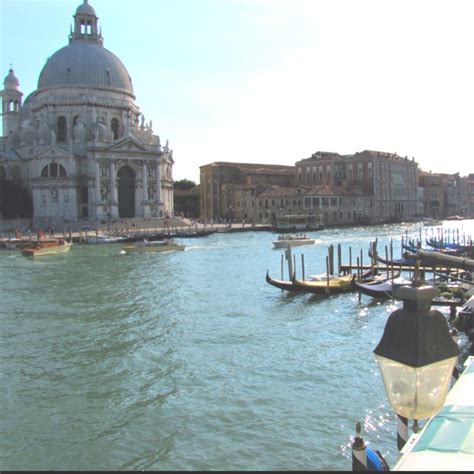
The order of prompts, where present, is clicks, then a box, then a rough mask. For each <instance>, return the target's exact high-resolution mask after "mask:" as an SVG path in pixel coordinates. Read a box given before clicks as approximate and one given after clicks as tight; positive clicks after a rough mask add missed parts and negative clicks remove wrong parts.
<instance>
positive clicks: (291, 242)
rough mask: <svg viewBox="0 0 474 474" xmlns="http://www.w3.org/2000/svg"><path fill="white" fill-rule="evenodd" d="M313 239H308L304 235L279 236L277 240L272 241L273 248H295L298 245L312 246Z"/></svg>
mask: <svg viewBox="0 0 474 474" xmlns="http://www.w3.org/2000/svg"><path fill="white" fill-rule="evenodd" d="M315 243H316V240H315V239H310V238H309V237H307V236H306V234H296V235H279V236H278V239H277V240H274V241H273V246H274V247H275V248H287V247H288V246H290V247H296V246H300V245H314V244H315Z"/></svg>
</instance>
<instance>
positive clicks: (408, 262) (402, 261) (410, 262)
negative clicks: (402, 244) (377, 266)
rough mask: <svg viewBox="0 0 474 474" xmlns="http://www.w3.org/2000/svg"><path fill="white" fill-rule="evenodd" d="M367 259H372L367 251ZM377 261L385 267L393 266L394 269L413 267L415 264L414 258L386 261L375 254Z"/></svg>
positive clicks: (371, 255) (371, 254) (370, 253)
mask: <svg viewBox="0 0 474 474" xmlns="http://www.w3.org/2000/svg"><path fill="white" fill-rule="evenodd" d="M369 257H370V258H373V253H372V252H371V251H370V250H369ZM377 260H378V261H379V262H381V263H383V264H384V265H387V266H394V267H402V266H415V263H416V258H409V257H405V258H399V259H394V260H387V259H386V258H383V257H381V256H380V255H379V254H377Z"/></svg>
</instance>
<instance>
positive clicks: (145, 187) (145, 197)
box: [142, 163, 148, 202]
mask: <svg viewBox="0 0 474 474" xmlns="http://www.w3.org/2000/svg"><path fill="white" fill-rule="evenodd" d="M142 176H143V180H142V182H143V201H144V202H146V201H148V168H147V166H146V163H143V166H142Z"/></svg>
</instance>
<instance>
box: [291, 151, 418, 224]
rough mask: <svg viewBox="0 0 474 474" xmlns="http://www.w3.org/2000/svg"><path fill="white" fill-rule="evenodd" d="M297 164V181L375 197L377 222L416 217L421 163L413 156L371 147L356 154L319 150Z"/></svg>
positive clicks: (372, 212) (372, 214) (373, 214)
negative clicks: (345, 189)
mask: <svg viewBox="0 0 474 474" xmlns="http://www.w3.org/2000/svg"><path fill="white" fill-rule="evenodd" d="M295 166H296V181H297V183H298V184H305V185H309V186H311V185H324V184H326V185H335V186H343V187H345V188H348V189H351V188H352V189H358V190H359V192H361V193H362V194H366V195H371V196H373V209H372V210H371V212H370V214H371V216H372V221H374V222H384V221H387V220H402V219H406V218H413V217H416V216H417V213H418V208H417V202H418V195H417V193H418V190H417V188H418V164H417V163H416V162H415V161H414V159H411V160H409V159H408V157H401V156H398V155H396V154H392V153H385V152H380V151H372V150H364V151H362V152H358V153H355V154H353V155H339V154H338V153H332V152H321V151H319V152H316V153H314V154H313V155H312V156H311V157H310V158H306V159H303V160H301V161H298V162H297V163H296V165H295Z"/></svg>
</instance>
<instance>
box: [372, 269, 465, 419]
mask: <svg viewBox="0 0 474 474" xmlns="http://www.w3.org/2000/svg"><path fill="white" fill-rule="evenodd" d="M417 273H418V272H417V271H415V275H416V276H415V278H414V280H413V286H402V287H400V288H399V289H398V290H396V291H395V292H394V297H395V298H396V299H399V300H402V301H403V308H401V309H398V310H396V311H394V312H393V313H392V314H391V315H390V316H389V318H388V320H387V323H386V325H385V329H384V333H383V336H382V339H381V340H380V342H379V344H378V346H377V347H376V348H375V350H374V353H375V357H376V359H377V362H378V363H379V368H380V372H381V374H382V378H383V382H384V385H385V390H386V392H387V397H388V400H389V402H390V405H391V406H392V408H393V410H394V411H395V412H396V413H397V414H398V415H400V416H403V417H406V418H409V419H412V420H421V419H426V418H430V417H431V416H433V415H435V414H436V413H438V411H439V410H440V409H441V407H442V406H443V404H444V401H445V399H446V395H447V393H448V389H449V383H450V380H451V376H452V373H453V369H454V365H455V363H456V359H457V356H458V355H459V348H458V346H457V344H456V343H455V342H454V340H453V338H452V336H451V335H450V333H449V328H448V324H447V322H446V318H445V316H444V315H443V314H442V313H441V312H440V311H438V310H431V301H432V300H433V298H434V297H436V296H439V294H440V292H439V290H438V289H436V288H433V287H431V286H428V285H422V284H421V282H420V281H419V280H418V278H417Z"/></svg>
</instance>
